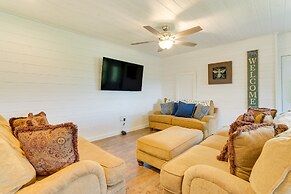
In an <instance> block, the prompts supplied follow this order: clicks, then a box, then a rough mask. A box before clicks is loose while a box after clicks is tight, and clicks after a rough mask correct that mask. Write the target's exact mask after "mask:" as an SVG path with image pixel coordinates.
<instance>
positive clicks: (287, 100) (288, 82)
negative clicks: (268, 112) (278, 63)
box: [281, 56, 291, 112]
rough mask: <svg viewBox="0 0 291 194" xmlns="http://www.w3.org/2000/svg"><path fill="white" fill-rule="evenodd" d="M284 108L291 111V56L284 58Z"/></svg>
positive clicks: (285, 110) (284, 110)
mask: <svg viewBox="0 0 291 194" xmlns="http://www.w3.org/2000/svg"><path fill="white" fill-rule="evenodd" d="M281 81H282V83H281V84H282V110H283V112H287V111H291V56H286V57H283V58H282V80H281Z"/></svg>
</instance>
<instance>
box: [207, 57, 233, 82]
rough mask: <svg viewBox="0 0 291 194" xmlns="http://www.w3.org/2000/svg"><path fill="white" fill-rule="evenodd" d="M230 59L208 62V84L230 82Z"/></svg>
mask: <svg viewBox="0 0 291 194" xmlns="http://www.w3.org/2000/svg"><path fill="white" fill-rule="evenodd" d="M231 83H232V61H225V62H220V63H211V64H208V84H231Z"/></svg>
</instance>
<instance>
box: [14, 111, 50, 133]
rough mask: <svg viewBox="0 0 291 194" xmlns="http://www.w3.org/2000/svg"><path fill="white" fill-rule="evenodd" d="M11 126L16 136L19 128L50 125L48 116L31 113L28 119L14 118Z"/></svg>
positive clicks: (42, 113) (41, 113)
mask: <svg viewBox="0 0 291 194" xmlns="http://www.w3.org/2000/svg"><path fill="white" fill-rule="evenodd" d="M9 124H10V126H11V129H12V133H13V134H14V135H15V134H16V130H17V128H23V127H27V126H44V125H48V124H49V123H48V121H47V118H46V114H45V113H44V112H40V113H38V114H36V115H33V114H32V113H29V114H28V116H27V117H14V118H11V119H9Z"/></svg>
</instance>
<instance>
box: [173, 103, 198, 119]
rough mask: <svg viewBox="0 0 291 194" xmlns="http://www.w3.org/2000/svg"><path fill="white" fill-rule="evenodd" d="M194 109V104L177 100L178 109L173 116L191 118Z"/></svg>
mask: <svg viewBox="0 0 291 194" xmlns="http://www.w3.org/2000/svg"><path fill="white" fill-rule="evenodd" d="M194 109H195V104H187V103H184V102H181V101H179V105H178V110H177V112H176V114H175V116H177V117H187V118H191V117H192V114H193V110H194Z"/></svg>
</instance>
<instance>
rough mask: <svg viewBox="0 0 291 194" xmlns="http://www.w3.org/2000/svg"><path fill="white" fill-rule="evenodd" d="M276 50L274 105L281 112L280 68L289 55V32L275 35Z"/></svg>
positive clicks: (290, 52)
mask: <svg viewBox="0 0 291 194" xmlns="http://www.w3.org/2000/svg"><path fill="white" fill-rule="evenodd" d="M277 50H278V53H277V55H278V60H277V66H276V95H277V98H276V105H277V107H278V110H279V113H280V112H282V85H281V69H282V62H283V61H284V60H286V58H290V57H291V32H288V33H281V34H278V35H277ZM290 73H291V72H290Z"/></svg>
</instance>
